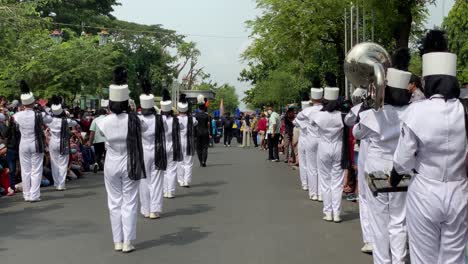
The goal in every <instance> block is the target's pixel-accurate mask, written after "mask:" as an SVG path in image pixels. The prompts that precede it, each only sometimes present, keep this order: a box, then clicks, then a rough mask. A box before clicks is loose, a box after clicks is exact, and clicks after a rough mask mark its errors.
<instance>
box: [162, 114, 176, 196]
mask: <svg viewBox="0 0 468 264" xmlns="http://www.w3.org/2000/svg"><path fill="white" fill-rule="evenodd" d="M163 121H164V132H165V137H166V156H167V167H166V171H164V181H163V182H164V188H163V189H164V193H165V194H166V195H169V196H171V195H172V196H173V195H175V191H176V182H177V163H178V162H177V161H174V158H173V157H174V150H173V147H174V146H173V144H172V123H173V121H174V118H173V117H172V116H166V115H163Z"/></svg>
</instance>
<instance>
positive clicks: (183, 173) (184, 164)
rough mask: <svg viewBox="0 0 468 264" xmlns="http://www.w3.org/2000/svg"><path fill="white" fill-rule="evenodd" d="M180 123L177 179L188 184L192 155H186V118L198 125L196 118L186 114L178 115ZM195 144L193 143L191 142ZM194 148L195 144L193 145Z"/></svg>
mask: <svg viewBox="0 0 468 264" xmlns="http://www.w3.org/2000/svg"><path fill="white" fill-rule="evenodd" d="M178 118H179V123H180V145H181V148H182V156H183V160H182V161H180V162H178V170H177V180H178V182H179V184H180V185H181V186H188V185H190V183H191V182H192V169H193V155H192V156H189V155H187V128H188V119H189V118H192V119H193V126H194V128H193V129H195V126H196V125H198V121H197V119H196V118H194V117H192V116H190V117H189V116H187V115H179V117H178ZM193 144H195V143H193ZM193 147H194V149H195V145H194V146H193Z"/></svg>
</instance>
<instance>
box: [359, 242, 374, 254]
mask: <svg viewBox="0 0 468 264" xmlns="http://www.w3.org/2000/svg"><path fill="white" fill-rule="evenodd" d="M373 250H374V248H373V246H372V244H371V243H365V244H364V246H363V247H362V248H361V252H362V253H367V254H370V253H372V251H373Z"/></svg>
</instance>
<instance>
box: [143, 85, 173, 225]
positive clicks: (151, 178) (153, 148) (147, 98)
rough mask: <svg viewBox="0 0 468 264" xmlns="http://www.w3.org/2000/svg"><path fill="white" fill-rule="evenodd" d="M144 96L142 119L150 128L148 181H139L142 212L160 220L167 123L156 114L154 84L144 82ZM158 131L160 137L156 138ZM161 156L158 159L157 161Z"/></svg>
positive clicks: (145, 140)
mask: <svg viewBox="0 0 468 264" xmlns="http://www.w3.org/2000/svg"><path fill="white" fill-rule="evenodd" d="M142 86H143V94H141V95H140V105H141V115H140V116H139V117H140V119H141V120H142V121H143V122H144V123H145V125H146V126H148V128H147V129H146V131H144V132H143V133H142V135H141V136H142V142H143V154H144V159H145V171H146V179H141V180H140V202H141V208H140V212H141V214H142V215H143V216H144V217H145V218H150V219H158V218H160V213H161V212H162V206H163V179H164V170H165V169H166V168H165V166H166V165H159V164H164V160H163V159H165V157H163V156H165V155H166V153H165V149H164V148H163V145H164V137H163V136H162V135H163V133H164V124H163V121H162V117H161V116H160V115H156V109H155V108H154V95H153V94H152V93H151V83H150V82H149V81H148V80H146V79H145V80H144V81H143V85H142ZM156 132H158V136H156ZM156 152H157V153H158V155H157V156H158V160H155V158H156Z"/></svg>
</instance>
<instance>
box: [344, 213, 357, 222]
mask: <svg viewBox="0 0 468 264" xmlns="http://www.w3.org/2000/svg"><path fill="white" fill-rule="evenodd" d="M341 219H342V220H343V221H352V220H355V219H359V211H346V212H343V213H342V215H341Z"/></svg>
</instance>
